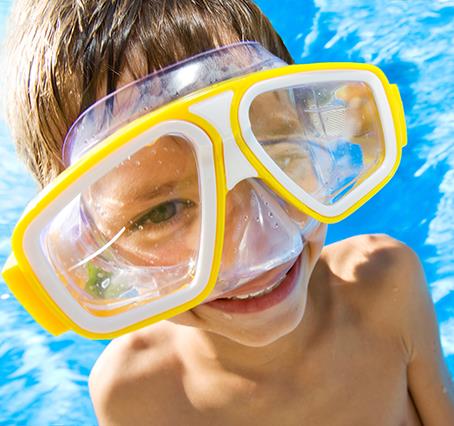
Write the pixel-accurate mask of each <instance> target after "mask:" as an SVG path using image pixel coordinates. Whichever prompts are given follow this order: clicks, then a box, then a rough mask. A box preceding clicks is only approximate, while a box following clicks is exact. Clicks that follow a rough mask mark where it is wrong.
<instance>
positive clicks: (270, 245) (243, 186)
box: [215, 179, 303, 294]
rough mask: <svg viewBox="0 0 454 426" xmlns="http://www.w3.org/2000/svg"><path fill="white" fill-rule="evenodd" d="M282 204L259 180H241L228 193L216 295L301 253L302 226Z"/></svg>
mask: <svg viewBox="0 0 454 426" xmlns="http://www.w3.org/2000/svg"><path fill="white" fill-rule="evenodd" d="M282 203H283V201H282V200H281V199H280V198H279V197H277V196H276V195H275V194H274V193H272V191H270V190H268V189H267V188H266V186H265V184H264V183H262V182H261V181H260V180H258V179H246V180H243V181H241V182H240V183H239V184H237V185H236V186H235V187H234V188H233V189H232V190H231V191H230V192H229V193H228V196H227V203H226V226H225V236H224V248H223V254H222V262H221V271H220V275H219V279H218V284H217V286H216V289H215V292H216V293H217V294H219V292H224V291H228V290H231V289H232V288H235V286H237V285H240V284H243V283H245V282H247V281H250V280H252V279H254V278H256V277H258V276H260V275H262V274H263V273H265V272H266V271H269V270H271V269H273V268H275V267H277V266H280V265H282V264H283V263H285V262H288V261H290V260H292V259H294V258H296V257H297V256H298V255H299V254H300V253H301V251H302V249H303V238H302V235H301V229H300V227H299V225H298V223H297V222H296V221H294V220H293V219H292V217H291V216H290V215H289V214H288V213H287V212H286V211H285V207H284V205H283V204H282ZM216 293H215V294H216Z"/></svg>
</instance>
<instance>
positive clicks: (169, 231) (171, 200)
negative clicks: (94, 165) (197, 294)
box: [43, 135, 201, 315]
mask: <svg viewBox="0 0 454 426" xmlns="http://www.w3.org/2000/svg"><path fill="white" fill-rule="evenodd" d="M200 215H201V205H200V197H199V177H198V170H197V162H196V156H195V154H194V152H193V149H192V145H191V144H190V143H189V142H188V141H187V140H186V139H184V138H183V137H181V136H175V135H168V136H164V137H161V138H159V139H158V140H156V141H154V142H152V143H150V144H149V145H147V146H145V147H143V148H141V149H140V150H139V151H137V152H135V153H134V154H133V155H131V156H129V157H128V158H127V159H125V160H124V161H122V162H121V163H120V164H118V165H117V166H116V167H114V168H112V169H111V170H110V171H108V172H107V173H106V174H105V175H104V176H103V177H101V178H100V179H99V180H97V181H96V182H94V183H93V184H92V185H91V186H89V187H88V188H86V189H85V190H84V191H83V192H81V193H80V194H79V195H78V196H77V197H76V198H75V199H74V200H73V201H72V202H71V203H70V204H69V205H68V206H67V207H66V208H65V209H64V210H63V211H62V212H60V213H59V214H58V215H57V216H56V217H55V218H54V219H53V220H52V222H51V224H50V225H49V227H48V229H47V230H46V231H45V232H44V234H43V239H44V240H45V242H46V245H47V248H48V257H49V260H50V262H51V265H52V266H53V268H54V269H55V271H56V273H57V274H58V275H59V276H60V277H61V278H62V280H63V282H65V283H66V285H67V288H68V289H69V291H70V292H71V293H72V294H73V296H74V297H75V298H76V300H78V302H79V303H80V304H81V305H82V306H83V307H84V308H85V309H87V310H89V311H90V312H92V313H95V314H98V315H112V314H114V313H117V312H118V310H125V309H130V308H131V307H132V306H135V305H137V304H143V303H146V302H149V301H150V300H156V299H159V298H162V297H164V296H166V295H168V294H170V293H174V292H177V291H179V290H181V289H183V288H185V287H187V286H188V285H190V284H191V282H192V280H193V277H194V275H195V268H196V264H197V258H198V253H199V244H200Z"/></svg>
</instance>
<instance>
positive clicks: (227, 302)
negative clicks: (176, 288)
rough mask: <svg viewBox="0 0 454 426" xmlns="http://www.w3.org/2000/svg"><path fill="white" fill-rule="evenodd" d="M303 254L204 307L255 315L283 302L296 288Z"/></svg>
mask: <svg viewBox="0 0 454 426" xmlns="http://www.w3.org/2000/svg"><path fill="white" fill-rule="evenodd" d="M303 253H304V250H303ZM303 253H301V254H300V255H299V256H298V257H297V258H296V259H294V260H293V261H292V262H289V263H288V264H286V265H282V266H280V267H279V268H275V270H272V271H268V272H267V273H265V274H264V275H262V276H261V277H259V278H258V279H256V280H254V281H252V282H250V283H248V284H245V285H244V286H241V287H240V288H237V289H235V290H232V291H230V292H228V293H226V294H224V295H222V297H220V298H218V299H215V300H213V301H211V302H208V303H205V304H204V306H209V307H211V308H214V309H218V310H222V311H224V312H230V313H253V312H258V311H263V310H265V309H268V308H270V307H272V306H274V305H276V304H278V303H280V302H282V301H283V300H284V299H285V298H286V297H287V296H289V294H290V293H291V292H292V290H293V289H294V288H295V287H296V283H297V282H298V279H299V277H300V273H299V272H300V269H301V262H302V256H303Z"/></svg>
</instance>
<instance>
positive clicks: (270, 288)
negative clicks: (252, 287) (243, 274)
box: [227, 275, 287, 300]
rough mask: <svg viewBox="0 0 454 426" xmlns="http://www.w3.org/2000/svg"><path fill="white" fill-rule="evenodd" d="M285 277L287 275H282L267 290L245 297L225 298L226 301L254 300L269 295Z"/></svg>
mask: <svg viewBox="0 0 454 426" xmlns="http://www.w3.org/2000/svg"><path fill="white" fill-rule="evenodd" d="M286 276H287V275H284V276H283V277H282V278H281V279H280V280H279V281H277V282H276V283H274V284H272V285H271V286H269V287H267V288H264V289H262V290H259V291H256V292H254V293H250V294H245V295H242V296H233V297H227V299H230V300H247V299H254V298H256V297H260V296H264V295H265V294H268V293H271V292H272V291H273V290H274V289H275V288H276V287H278V286H279V285H280V284H281V283H282V281H284V279H285V277H286Z"/></svg>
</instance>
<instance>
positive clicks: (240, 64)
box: [3, 42, 406, 338]
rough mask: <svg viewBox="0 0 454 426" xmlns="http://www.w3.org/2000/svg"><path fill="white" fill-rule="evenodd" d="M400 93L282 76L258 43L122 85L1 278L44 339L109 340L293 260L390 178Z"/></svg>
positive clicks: (44, 195) (400, 132)
mask: <svg viewBox="0 0 454 426" xmlns="http://www.w3.org/2000/svg"><path fill="white" fill-rule="evenodd" d="M405 144H406V134H405V122H404V115H403V109H402V103H401V101H400V96H399V92H398V90H397V87H396V86H395V85H390V84H389V83H388V81H387V79H386V77H385V76H384V74H383V73H382V72H381V71H380V70H379V69H378V68H377V67H375V66H372V65H365V64H354V63H326V64H310V65H287V64H286V63H285V62H283V61H282V60H280V59H278V58H277V57H275V56H274V55H272V54H271V53H269V52H268V51H267V50H266V49H264V48H263V47H262V46H261V45H260V44H258V43H255V42H242V43H237V44H234V45H229V46H224V47H221V48H218V49H216V50H212V51H208V52H205V53H202V54H200V55H197V56H195V57H192V58H189V59H187V60H185V61H183V62H180V63H177V64H175V65H172V66H170V67H167V68H165V69H163V70H160V71H157V72H155V73H153V74H151V75H149V76H147V77H145V78H143V79H141V80H138V81H134V82H132V83H130V84H128V85H126V86H124V87H122V88H120V89H119V90H117V91H116V92H114V93H112V94H110V95H108V96H106V97H105V98H103V99H101V100H99V101H98V102H97V103H95V104H94V105H93V106H92V107H90V108H89V109H88V110H86V111H85V112H84V113H83V114H82V115H81V116H80V117H79V118H78V120H77V121H76V122H75V123H74V125H73V126H72V128H71V129H70V131H69V132H68V134H67V137H66V140H65V143H64V147H63V159H64V161H65V163H66V165H67V169H66V170H65V171H64V172H63V173H62V174H61V175H60V176H58V177H57V179H55V180H54V181H53V182H52V183H51V184H50V185H48V186H47V187H46V188H45V189H44V190H43V191H42V192H41V193H40V194H38V196H37V197H36V198H35V199H34V200H33V201H32V202H31V203H30V204H29V206H28V207H27V209H26V211H25V213H24V215H23V216H22V218H21V220H20V221H19V223H18V224H17V225H16V228H15V230H14V233H13V237H12V250H13V254H12V255H11V256H10V258H9V259H8V262H7V264H6V266H5V268H4V270H3V276H4V278H5V281H6V282H7V283H8V284H9V286H10V288H11V290H12V292H13V293H14V294H15V295H16V297H17V298H18V299H19V300H20V301H21V303H22V304H23V305H24V306H25V307H26V308H27V310H28V311H29V312H30V313H31V314H32V315H33V316H34V318H35V319H36V320H37V321H38V322H39V323H40V324H41V325H43V326H44V327H45V328H46V329H47V330H49V331H50V332H52V333H53V334H59V333H61V332H64V331H66V330H69V329H72V330H75V331H77V332H78V333H80V334H82V335H84V336H87V337H91V338H111V337H114V336H118V335H120V334H123V333H125V332H128V331H131V330H134V329H137V328H139V327H142V326H145V325H148V324H151V323H153V322H156V321H159V320H162V319H166V318H169V317H171V316H174V315H176V314H178V313H181V312H184V311H186V310H188V309H191V308H193V307H194V306H196V305H198V304H200V303H203V302H204V301H207V300H213V299H215V298H219V297H222V296H223V295H225V294H227V293H229V292H231V291H232V290H233V289H236V288H238V287H240V286H242V285H244V284H245V283H248V282H250V281H251V280H253V279H255V278H257V277H259V276H260V275H262V274H264V273H265V272H266V271H270V270H272V269H273V268H277V267H279V266H280V265H283V264H284V263H288V262H290V263H291V262H292V261H294V260H295V259H296V258H297V257H298V256H299V254H300V253H301V251H302V250H303V246H304V243H305V238H306V237H307V236H308V235H310V233H311V232H312V231H313V230H314V228H316V227H317V226H318V224H319V223H320V222H323V223H334V222H337V221H339V220H342V219H343V218H345V217H347V216H348V215H350V214H351V213H353V212H354V211H355V210H356V209H358V208H359V207H360V206H361V205H362V204H364V203H365V202H366V201H367V200H368V199H369V198H370V197H372V196H373V195H374V194H375V193H376V192H377V191H378V190H379V189H380V188H382V187H383V186H384V185H385V184H386V182H387V181H389V179H390V178H391V177H392V175H393V174H394V173H395V171H396V169H397V167H398V164H399V161H400V156H401V149H402V147H403V146H404V145H405Z"/></svg>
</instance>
